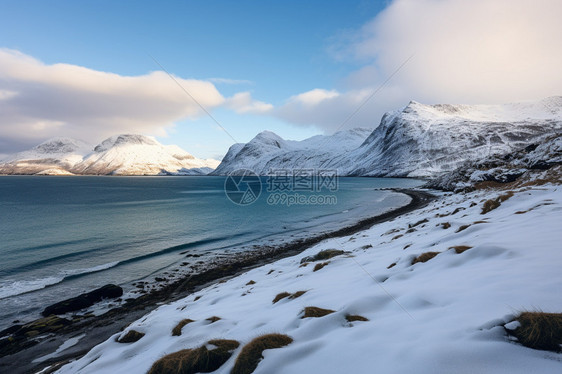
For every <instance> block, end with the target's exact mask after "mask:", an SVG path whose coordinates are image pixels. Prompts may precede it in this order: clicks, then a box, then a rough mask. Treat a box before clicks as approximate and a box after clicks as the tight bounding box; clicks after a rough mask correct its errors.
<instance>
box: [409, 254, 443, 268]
mask: <svg viewBox="0 0 562 374" xmlns="http://www.w3.org/2000/svg"><path fill="white" fill-rule="evenodd" d="M438 254H439V252H425V253H422V254H421V255H419V256H418V257H416V258H414V260H413V261H412V265H414V264H417V263H418V262H427V261H429V260H431V259H432V258H433V257H435V256H437V255H438Z"/></svg>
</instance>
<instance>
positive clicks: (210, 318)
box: [206, 316, 221, 323]
mask: <svg viewBox="0 0 562 374" xmlns="http://www.w3.org/2000/svg"><path fill="white" fill-rule="evenodd" d="M220 320H221V318H220V317H217V316H212V317H209V318H207V319H206V321H209V322H211V323H215V322H217V321H220Z"/></svg>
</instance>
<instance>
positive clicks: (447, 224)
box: [441, 222, 451, 230]
mask: <svg viewBox="0 0 562 374" xmlns="http://www.w3.org/2000/svg"><path fill="white" fill-rule="evenodd" d="M441 227H443V229H445V230H447V229H448V228H449V227H451V224H450V223H449V222H443V223H442V224H441Z"/></svg>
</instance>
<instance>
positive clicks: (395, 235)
mask: <svg viewBox="0 0 562 374" xmlns="http://www.w3.org/2000/svg"><path fill="white" fill-rule="evenodd" d="M514 192H515V193H514V195H513V196H511V197H510V198H509V199H507V200H505V198H503V199H502V201H503V202H502V203H501V205H500V206H499V207H497V208H496V209H494V210H492V211H490V212H488V213H486V214H481V211H482V206H483V203H484V201H485V200H487V199H495V198H496V197H498V196H499V195H500V194H502V191H495V190H494V191H489V190H488V191H482V190H480V191H476V192H471V193H466V194H441V195H440V197H439V198H438V199H437V200H435V201H433V202H432V203H430V204H429V205H428V206H426V207H425V208H422V209H419V210H417V211H414V212H411V213H409V214H405V215H403V216H400V217H398V218H396V219H394V220H393V221H390V222H385V223H382V224H378V225H375V226H373V227H372V228H371V229H368V230H366V231H363V232H359V233H356V234H354V235H353V236H351V237H343V238H337V239H329V240H326V241H324V242H321V243H319V244H318V245H316V246H314V247H312V248H309V249H308V250H306V251H305V252H303V253H301V254H300V255H298V256H294V257H290V258H286V259H282V260H279V261H277V262H274V263H271V264H269V265H265V266H262V267H259V268H256V269H253V270H250V271H248V272H246V273H244V274H242V275H240V276H237V277H235V278H232V279H230V280H228V281H227V282H224V283H217V284H215V285H212V286H209V287H207V288H204V289H202V290H200V291H198V292H196V293H195V294H192V295H190V296H188V297H186V298H184V299H182V300H179V301H177V302H174V303H172V304H169V305H163V306H160V307H159V308H158V309H156V310H154V311H153V312H151V313H150V314H148V315H147V316H145V317H143V318H141V319H140V320H138V321H136V322H134V323H133V324H131V325H130V326H129V327H128V328H127V329H126V330H125V331H123V332H119V333H117V334H115V336H113V337H111V338H110V339H108V340H107V341H106V342H104V343H102V344H100V345H98V346H97V347H95V348H93V349H92V350H91V351H90V352H89V353H88V354H86V355H85V356H84V357H82V358H81V359H79V360H77V361H75V362H72V363H70V364H68V365H66V366H64V367H62V368H61V369H60V370H59V371H58V373H61V374H63V373H84V374H86V373H144V372H147V370H148V369H149V368H150V366H151V365H152V363H153V362H155V361H156V360H158V359H159V358H161V357H162V356H164V355H166V354H169V353H173V352H176V351H179V350H182V349H186V348H193V347H199V346H201V345H202V344H204V343H205V342H206V341H208V340H210V339H214V338H220V339H234V340H237V341H239V342H241V346H240V348H238V349H237V350H236V351H235V352H234V355H233V356H232V357H231V359H230V360H228V361H227V362H226V363H225V364H224V365H223V366H222V367H221V368H220V369H219V370H217V371H216V373H224V374H226V373H229V372H230V370H231V369H232V367H233V365H234V361H235V359H236V357H237V356H238V354H239V352H240V350H241V349H242V347H243V345H244V344H245V343H247V342H249V341H250V340H252V339H253V338H255V337H257V336H260V335H263V334H268V333H272V332H275V333H281V334H286V335H288V336H290V337H291V338H292V339H293V343H291V344H289V345H288V346H286V347H283V348H279V349H271V350H267V351H265V352H264V355H263V356H264V359H263V360H262V361H261V362H260V363H259V364H258V367H257V369H256V371H255V373H258V374H259V373H268V374H275V373H338V374H339V373H358V374H361V373H377V372H384V373H421V374H423V373H432V374H433V373H447V374H448V373H459V372H475V373H483V372H486V373H509V374H513V373H530V372H533V373H559V372H562V356H561V355H560V354H556V353H552V352H545V351H537V350H533V349H529V348H526V347H523V346H521V345H519V344H517V343H516V342H514V341H512V340H511V339H509V338H508V337H507V335H506V330H505V329H504V326H503V325H504V324H506V323H509V322H511V321H513V318H514V315H515V314H517V313H518V312H520V311H523V310H529V309H531V310H534V309H541V310H542V311H544V312H561V311H562V299H561V298H560V285H561V284H562V273H561V272H560V265H559V259H560V242H562V232H561V231H560V227H559V226H560V222H561V220H562V189H560V186H559V185H549V184H547V185H544V186H541V187H532V188H520V189H518V190H516V191H514ZM444 223H447V225H444ZM461 246H462V247H461ZM325 249H341V250H344V251H345V253H343V254H340V255H338V256H335V257H332V258H330V259H328V260H325V261H322V262H327V264H326V265H325V266H324V267H322V268H321V269H319V270H317V271H313V268H314V267H315V266H314V265H315V263H310V264H309V265H308V266H303V265H302V264H301V259H302V258H304V257H307V256H313V255H315V254H317V253H318V252H319V251H321V250H325ZM425 252H437V253H438V254H437V255H436V256H435V257H433V258H431V259H430V260H428V261H427V262H420V263H416V264H414V265H412V262H413V260H414V258H416V257H417V256H419V255H420V254H422V253H425ZM298 291H306V293H304V294H302V295H301V296H300V297H296V298H291V297H285V298H283V299H281V300H279V301H277V302H276V303H273V302H272V301H273V299H274V298H275V296H276V295H277V294H279V293H281V292H288V293H290V294H295V293H296V292H298ZM308 306H315V307H319V308H324V309H331V310H333V311H335V312H334V313H331V314H328V315H326V316H323V317H320V318H302V317H303V309H304V308H305V307H308ZM348 315H358V316H362V317H364V318H365V319H368V321H355V322H348V320H347V319H346V316H348ZM212 316H218V317H220V320H217V321H215V322H211V321H209V320H207V319H208V318H209V317H212ZM186 318H189V319H192V320H194V321H195V322H192V323H189V324H187V325H185V326H184V327H183V329H182V334H181V335H180V336H172V329H173V328H174V327H175V326H176V325H177V324H178V323H179V322H180V321H181V320H183V319H186ZM509 327H512V325H509ZM130 329H134V330H136V331H139V332H141V333H144V334H146V335H145V336H144V337H143V338H142V339H140V340H139V341H138V342H135V343H131V344H120V343H117V342H116V338H117V337H118V336H120V335H122V334H126V333H127V332H128V330H130Z"/></svg>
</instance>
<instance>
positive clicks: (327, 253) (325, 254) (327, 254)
mask: <svg viewBox="0 0 562 374" xmlns="http://www.w3.org/2000/svg"><path fill="white" fill-rule="evenodd" d="M344 253H345V252H344V251H342V250H340V249H325V250H323V251H320V252H318V253H317V254H315V255H314V256H308V257H304V258H303V259H302V260H301V264H302V263H304V262H315V261H324V260H329V259H330V258H332V257H336V256H339V255H343V254H344Z"/></svg>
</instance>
